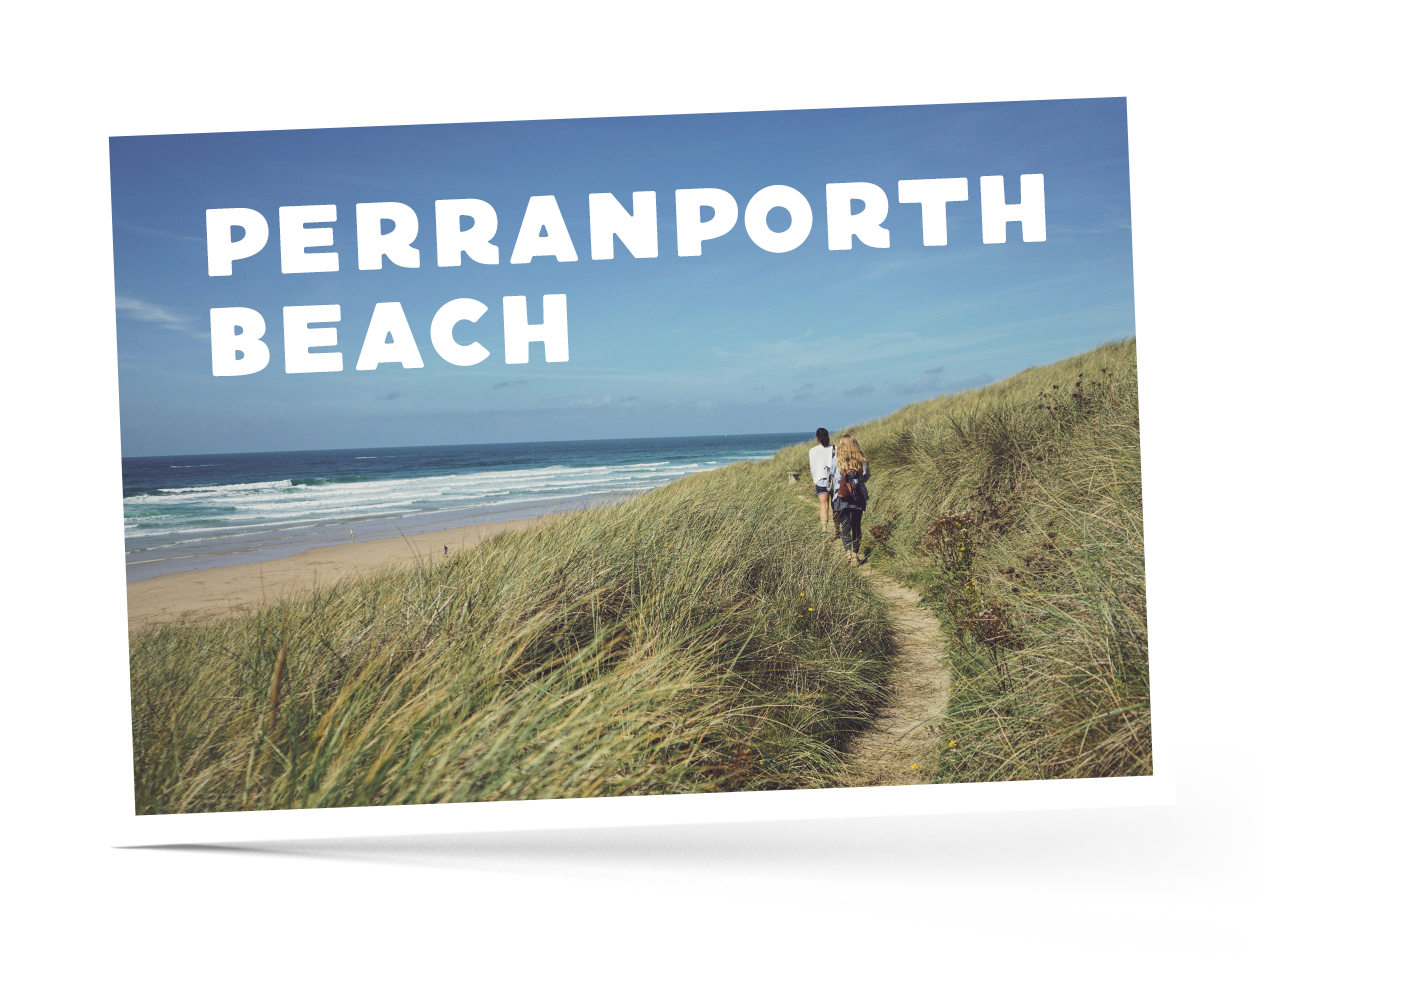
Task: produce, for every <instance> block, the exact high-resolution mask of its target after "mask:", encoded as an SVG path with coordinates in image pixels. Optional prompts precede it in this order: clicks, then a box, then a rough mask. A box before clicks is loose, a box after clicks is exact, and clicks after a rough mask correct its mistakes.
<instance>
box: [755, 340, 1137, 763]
mask: <svg viewBox="0 0 1409 993" xmlns="http://www.w3.org/2000/svg"><path fill="white" fill-rule="evenodd" d="M850 430H851V432H852V433H853V434H855V435H856V437H857V440H858V441H859V442H860V443H861V445H862V447H863V448H865V449H866V451H867V453H868V455H869V456H870V462H871V468H872V470H873V472H874V473H875V478H874V479H873V481H872V482H871V484H870V490H871V493H872V500H871V503H870V505H869V506H868V508H867V511H866V524H867V529H868V530H869V531H870V540H869V542H868V544H869V545H870V546H872V547H871V549H870V552H871V554H872V556H873V558H872V562H873V564H874V565H875V566H876V567H877V568H879V569H882V570H884V571H886V572H887V573H890V574H892V575H894V576H895V577H896V578H899V579H901V580H902V581H904V582H906V583H909V584H910V585H912V586H915V587H918V588H920V589H921V590H923V591H924V592H925V602H927V603H928V604H929V605H930V606H931V607H932V608H933V609H934V610H935V611H936V612H937V613H938V614H939V616H940V618H941V620H942V621H943V622H944V625H945V627H946V629H947V630H948V632H949V635H950V642H949V645H948V646H947V647H948V649H949V659H950V665H951V671H952V676H953V683H954V690H953V693H952V695H951V699H950V703H949V708H948V710H947V712H946V713H945V714H942V715H935V718H934V721H933V723H934V725H935V726H936V729H937V730H939V731H940V732H941V734H940V735H939V736H938V737H937V739H936V740H937V741H938V742H939V745H938V747H937V749H936V751H935V753H934V754H933V755H932V756H931V772H932V773H933V777H934V779H935V781H937V782H972V781H977V780H1012V779H1048V778H1060V777H1072V778H1085V777H1092V776H1130V775H1148V774H1150V773H1151V772H1152V771H1153V768H1154V766H1153V761H1154V760H1153V753H1152V744H1151V718H1150V683H1149V646H1148V641H1147V632H1146V626H1145V569H1144V529H1143V512H1142V508H1141V487H1140V415H1139V394H1138V383H1137V377H1136V370H1135V341H1134V339H1130V340H1127V341H1123V342H1118V343H1114V344H1110V345H1105V346H1102V347H1100V348H1097V349H1094V350H1092V351H1090V352H1086V353H1084V354H1082V355H1077V356H1074V357H1072V358H1070V359H1066V360H1064V361H1061V362H1057V363H1054V364H1053V365H1050V366H1044V367H1041V368H1035V369H1029V370H1026V371H1024V372H1021V373H1019V374H1017V375H1015V376H1011V377H1009V378H1008V379H1005V380H1003V381H1002V382H999V383H995V384H993V385H992V386H987V387H984V388H982V389H978V390H971V391H969V392H966V393H961V394H957V395H954V396H944V397H936V398H934V399H932V400H926V401H922V402H920V403H915V404H910V405H909V406H907V407H904V408H902V409H901V410H899V411H896V412H895V413H894V414H891V415H890V416H888V417H883V418H880V419H878V420H876V421H871V422H869V423H866V424H862V425H859V426H857V427H855V428H852V429H850ZM805 450H806V446H795V447H794V448H791V449H786V450H784V451H783V452H781V453H779V457H780V458H783V459H784V460H785V461H787V462H789V464H790V465H791V464H792V463H800V462H802V461H805V459H806V455H805Z"/></svg>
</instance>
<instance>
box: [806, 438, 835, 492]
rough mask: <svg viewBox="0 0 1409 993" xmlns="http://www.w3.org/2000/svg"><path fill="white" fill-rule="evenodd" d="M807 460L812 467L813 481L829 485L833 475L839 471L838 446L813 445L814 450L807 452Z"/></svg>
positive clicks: (817, 483)
mask: <svg viewBox="0 0 1409 993" xmlns="http://www.w3.org/2000/svg"><path fill="white" fill-rule="evenodd" d="M807 461H808V464H809V465H810V466H811V467H812V482H813V483H815V484H816V485H818V486H827V485H829V484H830V482H831V475H834V474H835V473H836V471H837V448H836V446H835V445H827V446H826V447H823V446H822V445H813V446H812V450H811V451H809V452H808V453H807Z"/></svg>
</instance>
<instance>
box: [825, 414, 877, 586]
mask: <svg viewBox="0 0 1409 993" xmlns="http://www.w3.org/2000/svg"><path fill="white" fill-rule="evenodd" d="M836 452H837V454H836V463H835V464H836V467H837V485H836V491H835V494H834V495H833V497H832V510H833V512H834V513H835V514H836V517H837V519H838V520H839V521H840V522H841V543H842V547H843V548H845V549H846V557H847V561H849V562H850V563H851V564H852V565H860V564H861V559H860V554H861V512H862V511H863V510H865V509H866V500H867V493H866V480H868V479H870V478H871V467H870V466H868V465H867V464H866V453H865V452H863V451H862V450H861V446H860V445H859V444H857V442H856V439H855V438H853V437H852V436H851V435H849V434H844V435H842V436H841V438H839V439H838V440H837V448H836Z"/></svg>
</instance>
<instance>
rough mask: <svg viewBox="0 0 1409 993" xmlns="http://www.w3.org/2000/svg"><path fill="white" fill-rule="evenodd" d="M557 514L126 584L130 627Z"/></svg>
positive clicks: (250, 601) (248, 601)
mask: <svg viewBox="0 0 1409 993" xmlns="http://www.w3.org/2000/svg"><path fill="white" fill-rule="evenodd" d="M561 516H562V515H561V514H545V515H543V516H542V517H538V518H532V519H529V520H522V521H497V522H495V523H492V524H472V525H470V526H468V527H460V528H451V529H449V530H447V531H430V532H427V533H426V534H416V535H408V536H406V537H399V536H398V537H396V538H374V539H372V540H370V541H359V542H357V543H355V544H351V543H349V544H346V545H329V546H326V547H324V548H313V549H310V550H308V551H306V552H299V553H298V554H297V555H290V556H289V557H288V558H283V559H274V560H273V561H270V562H251V563H248V564H245V565H227V566H219V567H217V568H214V569H197V570H194V571H192V572H173V573H169V574H167V575H165V576H153V577H152V578H151V579H139V580H137V581H135V582H131V583H128V584H127V626H128V630H135V629H137V628H142V627H146V626H147V625H149V624H164V623H166V622H168V621H174V620H180V619H196V618H206V617H219V616H222V615H224V614H228V613H231V612H233V611H237V610H241V609H249V608H253V607H256V606H258V605H259V604H260V603H261V602H263V601H266V600H277V599H278V598H279V597H281V596H285V595H287V594H289V593H297V592H301V591H303V590H308V589H312V588H313V587H314V586H317V585H319V584H322V583H331V582H333V581H335V580H337V579H341V578H342V577H343V576H348V575H357V574H365V573H369V572H375V571H376V570H378V569H382V568H385V567H387V566H393V565H403V564H408V563H410V562H413V561H415V560H416V559H417V558H420V559H426V558H431V559H439V558H443V557H444V556H445V548H446V546H449V548H450V551H451V553H454V552H457V551H459V550H460V549H463V548H472V547H474V546H475V545H478V544H479V543H480V542H481V541H484V540H485V539H486V538H489V537H491V536H492V535H496V534H498V533H499V532H501V531H521V530H523V529H524V528H529V527H533V525H535V524H537V523H538V522H539V521H544V520H548V519H550V518H554V517H561Z"/></svg>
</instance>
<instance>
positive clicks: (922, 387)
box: [891, 365, 993, 396]
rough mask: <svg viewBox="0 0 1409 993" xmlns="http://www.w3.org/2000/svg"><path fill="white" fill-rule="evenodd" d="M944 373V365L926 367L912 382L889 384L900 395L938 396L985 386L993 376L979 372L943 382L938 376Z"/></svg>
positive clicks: (892, 390)
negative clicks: (966, 377) (975, 374)
mask: <svg viewBox="0 0 1409 993" xmlns="http://www.w3.org/2000/svg"><path fill="white" fill-rule="evenodd" d="M943 374H944V366H942V365H941V366H935V367H934V368H933V369H926V370H925V371H924V372H922V373H921V374H920V378H919V379H918V380H916V381H915V382H913V383H895V384H894V385H892V386H891V392H893V393H896V394H898V395H900V396H905V395H908V394H915V393H923V394H925V395H926V396H939V395H940V394H941V393H962V392H963V391H964V390H972V389H974V388H975V387H978V386H987V385H988V384H989V383H991V382H993V377H992V376H990V375H989V374H988V373H980V374H979V375H977V376H974V377H972V378H970V379H961V380H957V381H954V382H947V383H946V382H943V381H942V380H941V379H940V376H942V375H943Z"/></svg>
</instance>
